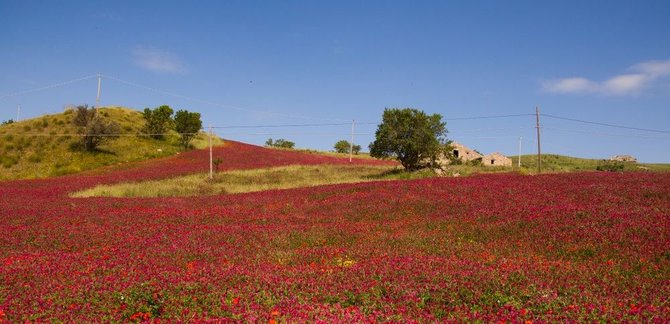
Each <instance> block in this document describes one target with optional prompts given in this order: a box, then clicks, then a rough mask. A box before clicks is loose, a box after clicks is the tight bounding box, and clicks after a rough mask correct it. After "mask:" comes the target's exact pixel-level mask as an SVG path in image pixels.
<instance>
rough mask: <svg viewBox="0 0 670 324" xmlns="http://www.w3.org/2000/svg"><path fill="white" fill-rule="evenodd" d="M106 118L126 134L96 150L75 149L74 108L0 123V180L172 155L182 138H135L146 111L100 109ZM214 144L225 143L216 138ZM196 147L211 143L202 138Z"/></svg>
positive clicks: (142, 123)
mask: <svg viewBox="0 0 670 324" xmlns="http://www.w3.org/2000/svg"><path fill="white" fill-rule="evenodd" d="M100 113H101V114H102V115H103V116H105V118H107V119H108V120H112V121H115V122H117V123H118V124H119V126H121V133H122V136H121V137H119V138H117V139H115V140H112V141H109V142H107V143H104V144H102V145H101V146H100V147H99V150H98V151H96V152H82V151H79V150H77V149H73V148H72V146H73V145H72V144H73V143H76V142H77V141H78V140H79V137H78V136H76V133H77V132H76V128H75V126H73V125H72V119H73V117H74V111H71V110H70V111H66V112H64V113H60V114H54V115H45V116H41V117H38V118H33V119H27V120H22V121H19V122H14V123H11V124H7V125H2V126H0V180H4V179H31V178H43V177H49V176H57V175H63V174H70V173H76V172H80V171H84V170H90V169H95V168H98V167H101V166H106V165H112V164H119V163H124V162H131V161H140V160H146V159H152V158H157V157H163V156H169V155H174V154H176V153H177V152H179V151H180V148H179V146H178V143H177V139H178V136H177V134H176V133H175V134H174V136H167V138H166V139H165V140H155V139H151V138H148V137H142V136H134V135H135V134H138V133H141V129H142V127H143V126H144V118H143V117H142V113H141V112H139V111H136V110H133V109H128V108H121V107H106V108H100ZM214 140H215V142H214V144H221V143H222V141H221V140H220V139H218V138H215V139H214ZM193 144H194V146H195V147H196V148H202V147H205V146H207V145H208V139H207V136H204V135H201V136H198V137H197V138H196V139H195V140H194V141H193Z"/></svg>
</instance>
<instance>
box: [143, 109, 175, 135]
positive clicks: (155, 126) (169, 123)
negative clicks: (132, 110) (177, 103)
mask: <svg viewBox="0 0 670 324" xmlns="http://www.w3.org/2000/svg"><path fill="white" fill-rule="evenodd" d="M172 113H174V111H173V110H172V108H170V106H168V105H163V106H160V107H158V108H154V109H150V108H144V112H142V117H144V121H145V124H144V128H142V131H143V132H144V133H145V134H149V136H150V137H152V138H155V139H164V138H165V135H163V134H166V133H167V132H168V131H169V130H171V129H173V128H174V121H173V120H172Z"/></svg>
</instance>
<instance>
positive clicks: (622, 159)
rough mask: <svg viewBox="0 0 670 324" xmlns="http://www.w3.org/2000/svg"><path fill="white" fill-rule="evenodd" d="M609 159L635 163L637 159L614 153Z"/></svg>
mask: <svg viewBox="0 0 670 324" xmlns="http://www.w3.org/2000/svg"><path fill="white" fill-rule="evenodd" d="M610 160H611V161H619V162H632V163H637V159H636V158H635V157H633V156H631V155H615V156H613V157H611V158H610Z"/></svg>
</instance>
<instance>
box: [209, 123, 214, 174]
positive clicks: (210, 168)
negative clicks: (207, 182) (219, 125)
mask: <svg viewBox="0 0 670 324" xmlns="http://www.w3.org/2000/svg"><path fill="white" fill-rule="evenodd" d="M209 178H210V179H214V160H213V159H212V124H209Z"/></svg>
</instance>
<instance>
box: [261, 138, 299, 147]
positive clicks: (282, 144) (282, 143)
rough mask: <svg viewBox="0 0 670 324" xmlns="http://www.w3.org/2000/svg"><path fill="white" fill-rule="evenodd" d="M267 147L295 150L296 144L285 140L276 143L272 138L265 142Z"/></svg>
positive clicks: (281, 139)
mask: <svg viewBox="0 0 670 324" xmlns="http://www.w3.org/2000/svg"><path fill="white" fill-rule="evenodd" d="M265 146H271V147H279V148H285V149H293V147H295V143H293V142H291V141H289V140H285V139H283V138H280V139H278V140H276V141H274V142H273V141H272V138H268V140H267V141H265Z"/></svg>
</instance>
